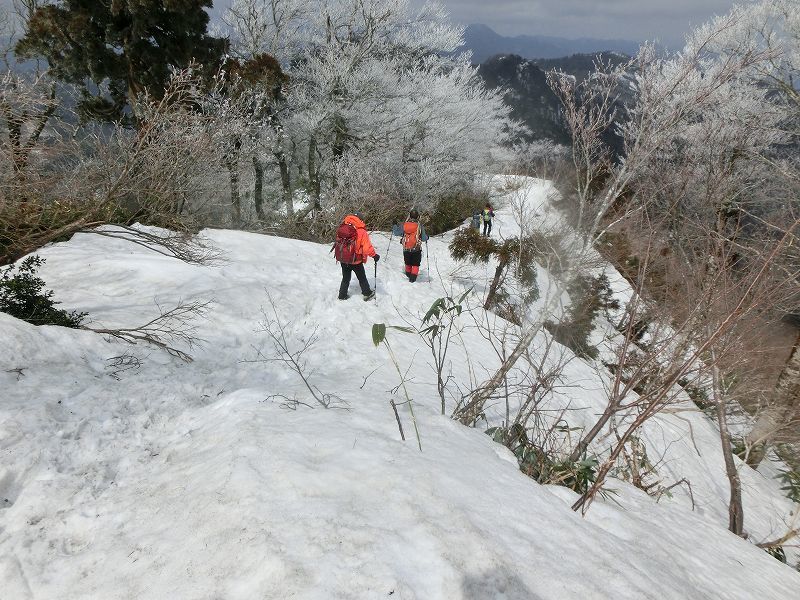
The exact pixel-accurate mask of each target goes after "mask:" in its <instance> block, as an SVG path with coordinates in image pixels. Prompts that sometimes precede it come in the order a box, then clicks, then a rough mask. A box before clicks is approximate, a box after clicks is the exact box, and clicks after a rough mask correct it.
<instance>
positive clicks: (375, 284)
mask: <svg viewBox="0 0 800 600" xmlns="http://www.w3.org/2000/svg"><path fill="white" fill-rule="evenodd" d="M372 262H373V263H374V264H375V282H374V289H375V295H376V298H375V299H376V300H377V294H378V263H376V262H375V260H374V259H373V261H372Z"/></svg>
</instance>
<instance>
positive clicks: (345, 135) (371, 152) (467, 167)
mask: <svg viewBox="0 0 800 600" xmlns="http://www.w3.org/2000/svg"><path fill="white" fill-rule="evenodd" d="M227 21H228V22H229V23H230V24H231V25H232V26H233V27H234V28H235V32H234V35H233V36H232V38H233V47H234V49H236V51H237V52H239V53H241V54H243V55H252V54H253V53H255V52H271V53H274V55H275V57H276V58H277V59H278V60H279V61H280V62H281V64H282V66H283V67H284V70H285V72H286V74H287V76H288V83H287V85H286V107H285V111H284V112H283V113H282V115H283V116H282V117H281V118H280V121H279V127H280V136H279V138H280V144H279V146H278V147H276V152H275V153H274V156H275V158H276V160H277V163H276V166H278V167H280V174H281V182H282V185H283V188H284V199H285V201H286V211H287V212H291V210H292V206H291V202H292V192H293V191H294V189H296V188H298V187H302V188H303V189H304V190H305V191H306V192H307V194H308V196H309V198H310V201H309V206H308V209H307V212H308V211H310V210H313V209H314V208H317V207H319V206H320V205H321V203H322V201H323V197H325V198H327V199H328V200H329V202H330V203H332V204H334V205H337V206H342V205H345V204H347V205H349V207H350V208H352V206H354V205H356V204H359V205H361V207H369V206H370V204H371V203H372V198H373V197H376V196H383V197H389V198H391V199H392V201H393V202H397V201H400V202H404V203H416V204H417V205H418V206H420V207H422V208H424V207H426V206H431V204H432V202H433V201H435V199H436V198H437V197H438V196H440V195H441V194H442V193H443V192H444V191H446V190H452V189H453V188H454V187H456V186H459V185H463V184H464V183H465V182H469V181H470V180H471V179H472V177H473V176H474V174H475V172H476V171H477V170H479V169H480V168H481V167H482V166H483V165H485V164H486V163H487V162H488V160H489V159H490V155H489V152H490V150H491V148H492V147H493V146H494V145H496V144H498V143H500V142H501V141H502V140H503V139H504V135H505V133H506V131H505V129H506V128H507V126H508V110H507V109H506V108H505V107H504V106H503V104H502V98H501V95H500V94H498V93H495V92H487V91H486V90H484V89H483V87H482V85H481V83H480V81H479V79H478V78H477V76H476V73H475V70H474V69H473V68H472V67H471V66H470V65H469V63H468V61H467V59H466V58H465V57H461V58H451V55H450V53H452V52H453V51H455V50H456V49H457V48H458V47H459V46H460V45H461V43H462V30H461V28H459V27H455V26H453V25H451V24H450V23H449V22H448V21H447V15H446V13H445V12H444V10H443V9H442V8H441V7H440V6H438V5H434V4H426V5H425V6H423V7H422V8H420V9H415V8H413V7H412V5H411V3H410V2H408V1H407V0H366V1H356V0H316V1H313V2H305V3H293V2H291V1H288V2H277V1H269V0H237V2H235V3H234V5H233V8H232V10H231V13H230V14H229V15H228V18H227ZM276 125H277V122H276ZM369 179H372V180H373V181H374V183H375V185H373V186H372V187H371V188H370V187H367V188H364V186H362V185H361V183H362V182H363V181H365V180H369ZM357 196H361V197H357Z"/></svg>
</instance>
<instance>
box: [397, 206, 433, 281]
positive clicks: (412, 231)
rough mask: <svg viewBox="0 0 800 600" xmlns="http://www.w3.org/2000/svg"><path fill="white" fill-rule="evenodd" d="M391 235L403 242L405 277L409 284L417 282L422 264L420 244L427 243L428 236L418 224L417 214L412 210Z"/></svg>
mask: <svg viewBox="0 0 800 600" xmlns="http://www.w3.org/2000/svg"><path fill="white" fill-rule="evenodd" d="M392 235H396V236H399V237H401V239H402V241H403V260H404V262H405V263H406V277H408V280H409V281H410V282H412V283H413V282H415V281H416V280H417V275H419V266H420V265H421V264H422V242H427V241H428V234H427V233H425V228H424V227H423V226H422V224H421V223H420V222H419V213H418V212H417V211H416V210H412V211H411V212H410V213H409V215H408V220H407V221H406V222H405V223H403V225H402V227H401V226H400V225H395V226H394V227H393V228H392Z"/></svg>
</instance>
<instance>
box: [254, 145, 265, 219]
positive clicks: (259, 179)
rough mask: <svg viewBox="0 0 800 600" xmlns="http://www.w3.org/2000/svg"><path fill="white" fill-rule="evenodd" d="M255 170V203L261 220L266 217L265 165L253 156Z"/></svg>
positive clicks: (257, 214)
mask: <svg viewBox="0 0 800 600" xmlns="http://www.w3.org/2000/svg"><path fill="white" fill-rule="evenodd" d="M253 172H254V175H255V183H254V184H253V203H254V204H255V208H256V217H258V218H259V219H260V220H263V219H264V165H263V164H262V163H261V161H260V160H258V158H257V157H255V156H254V157H253Z"/></svg>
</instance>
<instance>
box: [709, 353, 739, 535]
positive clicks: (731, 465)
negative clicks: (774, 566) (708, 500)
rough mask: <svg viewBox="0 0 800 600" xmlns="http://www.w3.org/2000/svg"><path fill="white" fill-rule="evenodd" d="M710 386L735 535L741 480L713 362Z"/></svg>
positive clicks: (720, 384)
mask: <svg viewBox="0 0 800 600" xmlns="http://www.w3.org/2000/svg"><path fill="white" fill-rule="evenodd" d="M711 360H712V361H713V362H716V356H715V353H714V350H713V348H712V350H711ZM711 372H712V377H711V380H712V387H713V390H714V404H715V406H716V409H717V423H718V424H719V437H720V442H722V457H723V458H724V460H725V474H726V475H727V476H728V483H729V484H730V489H731V496H730V501H729V502H728V529H729V530H730V531H731V532H732V533H735V534H736V535H742V531H743V529H744V508H743V507H742V482H741V479H740V478H739V470H738V469H737V468H736V461H735V460H734V458H733V446H732V444H731V434H730V431H729V429H728V416H727V414H726V413H725V400H724V398H723V397H722V396H723V392H722V381H721V377H720V373H719V367H717V365H716V364H714V365H713V366H712V367H711Z"/></svg>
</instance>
